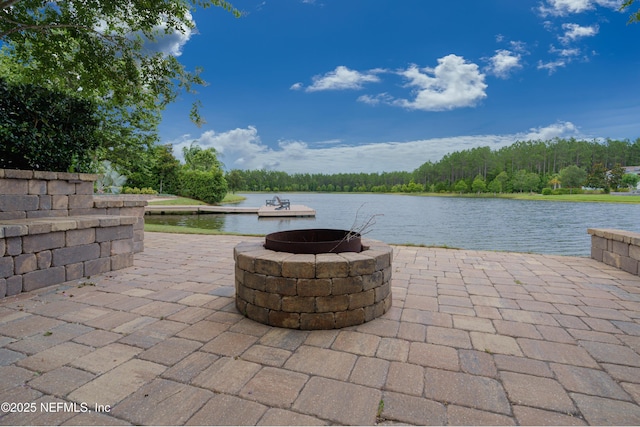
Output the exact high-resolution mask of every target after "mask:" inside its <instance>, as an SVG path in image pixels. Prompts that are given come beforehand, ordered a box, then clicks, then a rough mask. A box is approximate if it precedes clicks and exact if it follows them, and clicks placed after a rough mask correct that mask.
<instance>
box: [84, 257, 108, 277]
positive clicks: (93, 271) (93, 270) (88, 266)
mask: <svg viewBox="0 0 640 427" xmlns="http://www.w3.org/2000/svg"><path fill="white" fill-rule="evenodd" d="M108 271H111V259H109V258H96V259H89V260H87V261H85V262H84V275H85V276H87V277H90V276H95V275H97V274H102V273H106V272H108Z"/></svg>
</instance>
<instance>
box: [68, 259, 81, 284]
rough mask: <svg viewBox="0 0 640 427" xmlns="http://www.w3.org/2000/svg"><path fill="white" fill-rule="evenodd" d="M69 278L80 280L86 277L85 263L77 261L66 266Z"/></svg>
mask: <svg viewBox="0 0 640 427" xmlns="http://www.w3.org/2000/svg"><path fill="white" fill-rule="evenodd" d="M64 269H65V274H66V276H67V280H78V279H81V278H83V277H84V263H83V262H77V263H75V264H68V265H65V266H64Z"/></svg>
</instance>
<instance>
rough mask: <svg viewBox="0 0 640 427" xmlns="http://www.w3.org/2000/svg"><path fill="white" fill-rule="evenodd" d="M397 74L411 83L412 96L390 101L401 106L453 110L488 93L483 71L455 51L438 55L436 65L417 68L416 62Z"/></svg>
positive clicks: (470, 104) (416, 108)
mask: <svg viewBox="0 0 640 427" xmlns="http://www.w3.org/2000/svg"><path fill="white" fill-rule="evenodd" d="M399 74H400V75H402V76H403V77H405V78H406V79H407V80H408V81H409V82H408V83H407V84H406V86H407V87H414V88H416V89H415V92H414V93H415V98H414V99H412V100H407V99H397V100H395V101H394V102H393V104H394V105H398V106H401V107H404V108H408V109H412V110H424V111H443V110H452V109H454V108H459V107H472V106H474V105H476V104H477V103H478V102H479V101H480V100H482V99H483V98H485V97H486V96H487V95H486V93H485V89H486V88H487V85H486V84H485V82H484V74H482V73H480V71H479V69H478V66H477V65H476V64H473V63H469V62H466V61H465V59H464V58H463V57H461V56H457V55H453V54H452V55H447V56H445V57H443V58H440V59H438V65H437V66H436V67H435V68H422V69H420V68H418V67H417V66H416V65H412V66H410V67H409V68H408V69H406V70H403V71H400V72H399Z"/></svg>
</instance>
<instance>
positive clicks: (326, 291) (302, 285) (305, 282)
mask: <svg viewBox="0 0 640 427" xmlns="http://www.w3.org/2000/svg"><path fill="white" fill-rule="evenodd" d="M297 289H298V292H297V293H298V295H299V296H301V297H318V296H326V295H330V294H331V279H298V286H297Z"/></svg>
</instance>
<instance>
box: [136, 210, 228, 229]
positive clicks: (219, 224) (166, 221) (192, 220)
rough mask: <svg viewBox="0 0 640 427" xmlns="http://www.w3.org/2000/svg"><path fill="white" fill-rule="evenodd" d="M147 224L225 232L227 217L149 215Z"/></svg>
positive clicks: (214, 215) (211, 215)
mask: <svg viewBox="0 0 640 427" xmlns="http://www.w3.org/2000/svg"><path fill="white" fill-rule="evenodd" d="M145 222H147V223H149V224H158V225H178V226H181V227H189V228H203V229H205V230H219V231H223V230H224V222H225V215H219V214H210V215H147V216H146V217H145Z"/></svg>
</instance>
